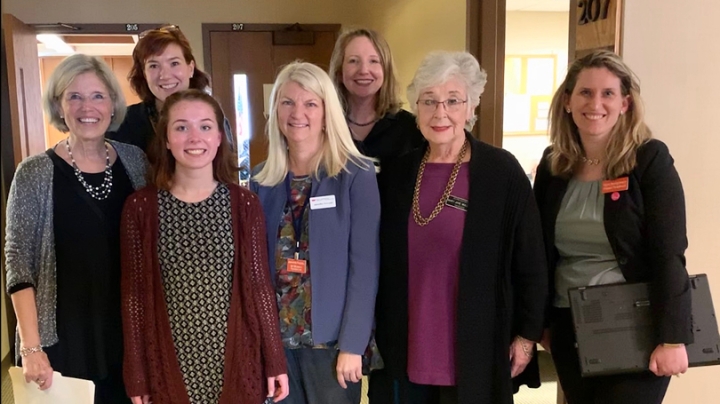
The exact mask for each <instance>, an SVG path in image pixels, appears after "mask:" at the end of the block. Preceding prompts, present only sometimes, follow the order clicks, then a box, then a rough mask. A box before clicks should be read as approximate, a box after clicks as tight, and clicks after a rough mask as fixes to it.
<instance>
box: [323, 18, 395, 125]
mask: <svg viewBox="0 0 720 404" xmlns="http://www.w3.org/2000/svg"><path fill="white" fill-rule="evenodd" d="M358 37H365V38H367V39H369V40H370V42H371V43H372V44H373V46H374V47H375V50H377V52H378V56H380V64H381V65H382V69H383V84H382V86H381V87H380V91H378V93H377V97H376V98H375V113H376V114H377V116H379V117H382V116H385V114H387V113H388V112H390V113H393V114H394V113H397V112H398V111H399V110H400V107H401V106H402V100H401V99H400V84H399V83H398V80H397V74H396V72H395V62H394V61H393V57H392V53H390V46H389V45H388V43H387V41H385V38H383V37H382V35H380V34H379V33H377V32H375V31H373V30H371V29H367V28H354V29H349V30H346V31H344V32H343V33H342V34H340V36H339V37H338V39H337V41H335V49H333V53H332V56H331V57H330V69H329V74H330V78H331V79H332V81H333V83H335V88H337V89H338V92H339V93H340V101H341V102H342V105H343V110H344V111H345V113H349V112H350V111H348V102H347V99H348V95H349V93H348V89H347V88H346V87H345V84H343V77H342V74H343V62H344V61H345V48H347V46H348V44H349V43H350V41H352V40H353V39H355V38H358Z"/></svg>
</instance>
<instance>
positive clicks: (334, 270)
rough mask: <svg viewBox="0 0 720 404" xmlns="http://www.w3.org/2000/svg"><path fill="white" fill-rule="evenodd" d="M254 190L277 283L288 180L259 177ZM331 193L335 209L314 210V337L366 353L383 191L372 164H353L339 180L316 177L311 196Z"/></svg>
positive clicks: (253, 183)
mask: <svg viewBox="0 0 720 404" xmlns="http://www.w3.org/2000/svg"><path fill="white" fill-rule="evenodd" d="M263 164H264V163H262V164H260V165H259V166H258V167H256V168H255V169H254V170H253V173H254V174H256V173H257V172H259V171H260V169H261V168H262V165H263ZM288 175H292V173H289V174H288ZM253 177H254V176H253ZM250 189H251V190H252V191H253V192H255V193H257V194H258V195H259V196H260V202H261V203H262V206H263V211H264V213H265V223H266V225H267V231H266V233H267V242H268V256H269V258H270V259H269V261H270V263H269V267H270V275H271V279H272V280H273V282H275V279H276V277H277V275H276V269H275V249H276V245H277V241H278V238H277V232H278V226H279V225H280V220H281V218H282V216H283V210H284V209H285V205H286V203H287V199H288V198H287V191H286V190H285V184H284V182H281V183H279V184H278V185H275V186H273V187H266V186H261V185H260V184H258V183H257V182H256V181H255V180H254V179H252V180H251V181H250ZM327 195H334V196H335V203H336V206H335V207H334V208H325V209H312V208H310V212H309V224H308V227H309V233H310V234H309V245H310V259H309V261H310V268H311V270H310V279H311V282H312V292H311V293H312V334H313V340H314V341H315V342H317V343H326V342H332V341H338V344H339V348H340V350H342V351H345V352H350V353H353V354H358V355H360V354H363V353H364V352H365V348H366V347H367V345H368V342H369V340H370V332H371V330H372V326H373V314H374V310H375V297H376V294H377V287H378V275H379V269H380V243H379V228H380V195H379V192H378V186H377V180H376V178H375V170H374V168H373V166H372V164H369V167H368V169H363V168H361V167H359V166H357V165H355V164H353V163H352V162H348V165H347V171H342V172H340V173H339V174H338V175H337V176H335V177H333V178H330V177H328V176H327V174H325V172H324V171H321V172H320V174H319V178H313V179H312V188H311V190H310V197H318V196H327Z"/></svg>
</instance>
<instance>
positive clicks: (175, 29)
mask: <svg viewBox="0 0 720 404" xmlns="http://www.w3.org/2000/svg"><path fill="white" fill-rule="evenodd" d="M151 32H166V33H180V34H182V32H181V31H180V26H179V25H174V24H172V25H165V26H163V27H160V28H153V29H149V30H146V31H143V32H141V33H140V34H138V39H142V38H143V37H145V36H146V35H147V34H149V33H151Z"/></svg>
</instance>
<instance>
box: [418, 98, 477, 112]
mask: <svg viewBox="0 0 720 404" xmlns="http://www.w3.org/2000/svg"><path fill="white" fill-rule="evenodd" d="M466 102H467V100H461V99H458V98H448V99H447V100H445V101H438V100H433V99H432V98H427V99H424V100H418V101H417V106H418V108H419V109H421V110H423V111H427V112H432V111H435V110H436V109H437V107H438V105H440V104H443V105H444V106H445V110H446V111H451V112H455V111H459V110H460V109H461V108H462V106H463V104H465V103H466Z"/></svg>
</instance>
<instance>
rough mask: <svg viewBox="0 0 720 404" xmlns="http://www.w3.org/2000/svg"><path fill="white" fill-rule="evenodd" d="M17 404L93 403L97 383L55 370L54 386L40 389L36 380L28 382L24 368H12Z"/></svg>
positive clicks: (11, 374) (11, 376)
mask: <svg viewBox="0 0 720 404" xmlns="http://www.w3.org/2000/svg"><path fill="white" fill-rule="evenodd" d="M9 372H10V379H11V380H12V386H13V395H14V396H15V404H93V402H94V400H95V383H93V382H91V381H90V380H83V379H75V378H72V377H64V376H63V375H61V374H60V373H58V372H53V380H52V386H50V388H49V389H47V390H40V389H38V385H37V383H35V382H30V383H26V382H25V376H23V371H22V368H20V367H17V366H13V367H11V368H10V371H9Z"/></svg>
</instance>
